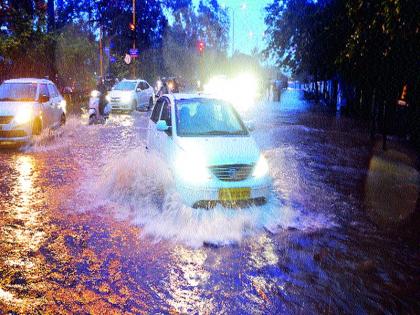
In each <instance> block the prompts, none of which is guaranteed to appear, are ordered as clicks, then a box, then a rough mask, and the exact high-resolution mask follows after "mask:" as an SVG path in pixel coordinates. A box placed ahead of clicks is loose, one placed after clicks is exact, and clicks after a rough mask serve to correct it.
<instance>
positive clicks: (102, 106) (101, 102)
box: [96, 78, 108, 116]
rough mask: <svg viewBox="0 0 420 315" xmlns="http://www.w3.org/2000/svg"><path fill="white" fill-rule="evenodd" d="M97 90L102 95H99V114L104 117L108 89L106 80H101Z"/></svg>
mask: <svg viewBox="0 0 420 315" xmlns="http://www.w3.org/2000/svg"><path fill="white" fill-rule="evenodd" d="M96 90H97V91H99V92H100V93H101V94H100V95H99V114H100V115H101V116H104V109H105V106H106V93H107V92H108V91H107V88H106V85H105V83H104V80H103V79H102V78H100V79H99V80H98V82H97V84H96Z"/></svg>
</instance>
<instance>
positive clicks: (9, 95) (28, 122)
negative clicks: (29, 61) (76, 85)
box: [0, 79, 66, 142]
mask: <svg viewBox="0 0 420 315" xmlns="http://www.w3.org/2000/svg"><path fill="white" fill-rule="evenodd" d="M65 122H66V102H65V100H64V98H63V97H62V96H61V94H60V93H59V91H58V90H57V87H56V86H55V85H54V83H52V82H51V81H49V80H44V79H14V80H7V81H5V82H3V83H2V84H1V85H0V142H27V141H29V140H30V139H31V137H32V135H39V134H40V133H41V131H42V129H44V128H56V127H58V126H60V125H63V124H64V123H65Z"/></svg>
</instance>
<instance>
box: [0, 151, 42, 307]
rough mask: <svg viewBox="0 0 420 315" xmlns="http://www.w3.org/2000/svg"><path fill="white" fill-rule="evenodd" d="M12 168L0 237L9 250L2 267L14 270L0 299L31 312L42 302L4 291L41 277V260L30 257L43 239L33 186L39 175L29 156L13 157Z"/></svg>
mask: <svg viewBox="0 0 420 315" xmlns="http://www.w3.org/2000/svg"><path fill="white" fill-rule="evenodd" d="M12 165H13V167H14V173H15V176H14V177H15V180H14V181H13V185H12V187H11V197H12V198H11V200H10V201H9V202H8V205H7V208H6V209H5V210H6V211H5V213H4V215H5V222H7V223H8V224H4V225H3V226H2V231H1V234H2V239H3V240H5V241H7V245H6V246H7V247H6V248H8V253H7V255H3V263H4V264H5V266H8V267H6V268H10V270H14V273H11V278H10V281H9V284H8V285H7V286H5V287H4V288H0V299H3V300H5V301H8V302H9V303H14V304H19V305H21V306H22V307H23V308H30V307H33V305H36V304H39V303H40V302H41V300H40V299H34V298H27V299H20V298H18V297H16V296H15V294H13V293H10V292H8V291H7V289H8V287H9V288H12V287H13V288H19V287H22V288H23V287H26V284H27V281H29V279H31V280H32V281H34V280H35V279H39V280H41V279H42V277H43V274H42V270H43V268H42V267H41V263H42V262H41V259H40V258H39V257H36V256H34V255H33V253H35V252H36V251H38V250H39V248H40V246H41V244H42V243H43V241H44V240H45V239H46V233H45V232H44V220H43V213H42V211H41V209H40V208H39V206H38V204H39V203H40V202H41V201H42V200H40V196H39V188H37V187H35V185H34V181H35V180H36V179H37V177H38V175H39V174H38V171H37V165H36V161H35V159H34V158H33V157H32V156H30V155H17V156H15V157H14V159H13V162H12ZM37 282H38V281H34V282H33V283H32V284H33V285H31V286H32V289H36V287H37V284H36V283H37Z"/></svg>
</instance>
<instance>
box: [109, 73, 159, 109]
mask: <svg viewBox="0 0 420 315" xmlns="http://www.w3.org/2000/svg"><path fill="white" fill-rule="evenodd" d="M106 99H107V101H108V102H109V104H111V108H112V110H113V111H134V110H144V111H147V110H150V109H151V108H152V107H153V104H154V100H155V93H154V90H153V88H152V87H151V86H150V84H149V83H147V82H146V81H144V80H122V81H120V82H118V83H117V84H115V85H114V86H113V87H112V89H111V91H109V92H108V95H107V96H106Z"/></svg>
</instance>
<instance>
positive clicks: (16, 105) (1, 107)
mask: <svg viewBox="0 0 420 315" xmlns="http://www.w3.org/2000/svg"><path fill="white" fill-rule="evenodd" d="M35 105H37V103H36V102H0V116H14V115H16V113H17V112H18V111H19V110H22V109H25V108H34V107H35Z"/></svg>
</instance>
